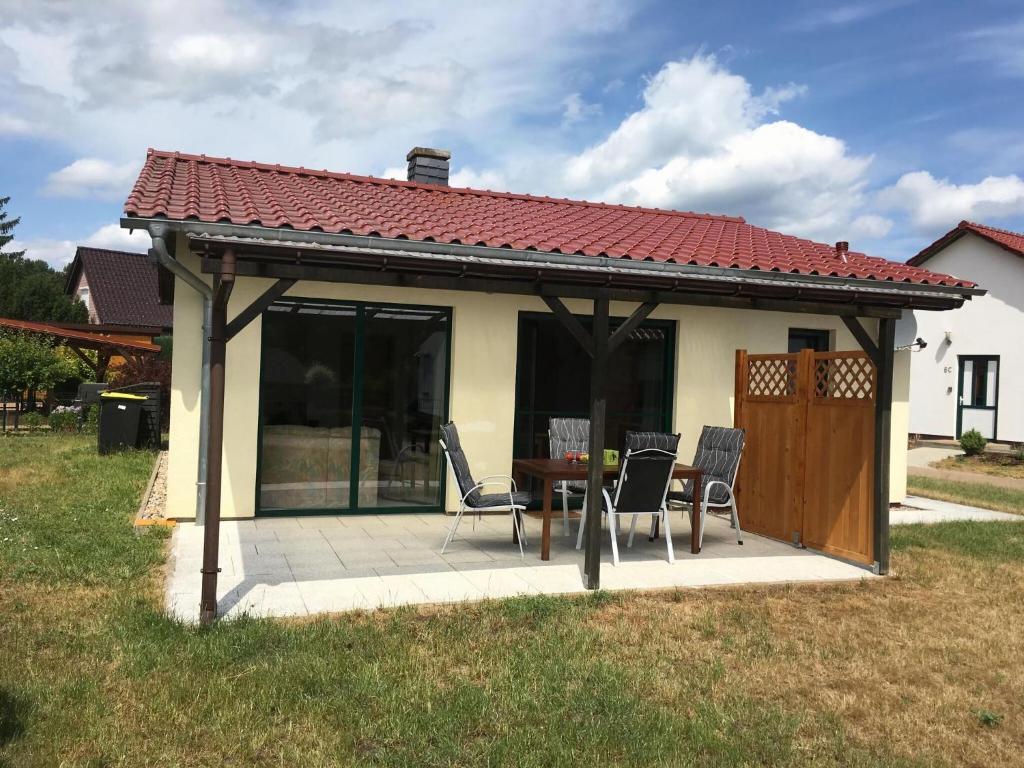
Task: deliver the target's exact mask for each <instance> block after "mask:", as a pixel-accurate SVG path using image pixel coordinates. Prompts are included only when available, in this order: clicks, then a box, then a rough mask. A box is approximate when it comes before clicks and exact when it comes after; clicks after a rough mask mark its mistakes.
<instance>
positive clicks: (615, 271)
mask: <svg viewBox="0 0 1024 768" xmlns="http://www.w3.org/2000/svg"><path fill="white" fill-rule="evenodd" d="M123 224H124V225H125V226H129V225H130V226H133V227H148V228H149V229H150V232H151V233H153V234H154V239H155V241H156V247H157V248H166V247H167V243H166V240H167V239H168V238H171V237H183V238H186V240H187V243H188V247H189V249H190V250H192V251H193V252H195V253H197V254H199V255H200V257H201V264H202V272H203V273H204V274H208V275H211V276H212V278H213V286H214V287H213V318H212V328H211V333H210V338H211V344H212V346H211V351H210V363H211V369H210V370H211V387H210V396H211V401H210V411H209V414H210V416H209V418H210V425H209V426H210V430H209V442H208V453H207V466H208V475H207V493H206V510H205V512H206V516H205V533H204V556H203V557H204V559H203V586H202V598H201V614H200V615H201V618H202V620H203V621H205V622H209V621H212V620H213V619H214V618H215V617H216V611H217V607H216V583H217V570H218V559H217V558H218V555H217V553H218V546H219V525H220V498H221V493H220V489H221V456H222V446H223V421H224V361H225V355H226V345H227V344H228V343H229V342H230V340H231V338H232V337H234V336H235V335H236V334H237V333H238V332H239V331H241V330H242V329H243V328H244V327H245V326H246V325H248V324H249V323H250V322H251V321H252V320H254V319H255V318H256V317H258V316H259V315H260V314H261V313H262V312H263V311H264V310H266V309H267V308H268V307H269V306H270V305H271V304H272V303H273V302H274V301H276V300H277V299H279V298H280V297H281V296H283V295H284V293H285V292H286V291H287V290H288V289H289V288H290V287H291V286H292V285H294V284H295V282H296V281H298V280H312V281H322V282H337V283H350V284H363V285H392V286H404V287H410V288H432V289H447V290H455V291H476V292H485V293H505V294H508V293H511V294H520V295H529V296H539V297H540V298H541V299H542V300H543V301H544V302H545V303H546V304H547V306H548V307H549V309H550V310H551V312H552V313H553V314H554V316H555V317H556V318H558V320H559V321H560V322H561V323H562V324H563V325H564V326H565V328H566V329H567V330H568V331H569V333H571V334H572V336H573V338H574V339H576V341H577V342H578V343H579V344H580V345H581V346H582V348H583V349H584V350H586V352H587V354H588V355H589V356H590V357H591V359H592V361H593V364H592V366H591V403H590V425H591V427H590V428H591V432H590V451H591V454H592V455H595V456H600V455H602V452H603V449H604V425H605V398H606V387H605V382H606V373H607V370H608V366H609V364H610V362H611V361H612V360H613V358H614V355H615V351H616V349H617V348H618V346H619V345H620V343H621V342H622V341H623V340H624V339H625V338H627V337H628V335H629V334H630V332H632V331H633V330H634V329H635V328H636V327H637V326H638V325H639V324H640V323H642V322H643V321H644V319H646V318H647V317H648V316H649V315H650V314H651V312H653V311H654V309H655V308H656V307H657V306H658V305H659V304H690V305H698V306H710V307H718V306H722V307H731V308H743V309H751V310H764V311H781V312H796V313H813V314H825V315H836V316H839V317H840V318H842V320H843V322H844V323H845V324H846V326H847V327H848V328H849V329H850V331H851V332H852V333H853V335H854V336H855V337H856V338H857V340H858V341H859V343H860V344H861V346H862V347H863V348H864V350H865V351H866V352H867V353H868V355H869V356H870V357H871V360H872V361H873V362H874V364H875V365H876V367H877V376H878V379H877V380H878V384H879V390H878V398H877V408H876V416H875V418H876V431H875V452H874V469H875V472H874V478H875V488H874V509H875V513H874V536H875V552H876V553H877V556H878V561H879V568H880V571H881V572H882V573H885V572H886V571H887V569H888V559H889V555H888V527H889V526H888V513H889V443H890V414H891V408H892V372H893V345H894V335H895V321H896V319H897V318H899V317H900V315H901V313H902V311H903V310H904V309H936V310H938V309H952V308H955V307H958V306H960V305H961V304H962V303H963V302H964V300H965V299H967V298H969V297H970V296H972V295H976V294H978V293H981V292H982V291H981V290H980V289H977V288H974V287H951V286H945V285H943V286H932V285H920V284H915V283H900V282H891V283H888V282H886V283H881V282H879V281H875V280H857V279H836V278H833V277H813V276H812V277H808V276H804V275H793V274H785V273H783V274H779V273H764V272H758V271H740V270H736V269H721V268H704V267H693V266H680V265H671V266H672V267H674V268H671V269H668V268H664V266H663V265H658V267H659V268H651V265H649V264H647V263H645V262H641V263H639V264H635V263H629V262H624V261H622V260H619V259H610V258H602V259H595V258H593V257H585V263H579V261H578V259H577V260H574V259H573V258H572V257H566V256H564V255H558V254H541V253H536V252H532V251H527V252H515V251H510V250H507V249H492V248H485V247H480V246H441V245H440V244H437V243H419V242H409V241H395V240H386V239H383V238H368V237H353V236H345V235H326V234H319V233H300V232H294V231H280V230H272V229H267V228H263V227H258V226H251V225H250V226H236V225H228V224H215V223H198V222H179V223H174V224H172V223H170V222H167V221H164V220H152V221H148V222H145V221H140V220H139V219H135V218H132V219H125V220H124V221H123ZM238 277H261V278H270V279H273V280H275V282H274V283H273V284H272V285H271V286H270V287H269V288H268V289H267V290H266V291H265V292H264V293H263V294H262V295H260V296H259V297H258V298H256V299H255V300H254V301H253V302H252V303H251V304H250V305H249V306H248V307H246V308H244V309H242V310H241V311H240V312H238V313H237V315H236V316H235V317H234V318H233V319H232V320H231V321H230V322H229V321H228V318H227V306H228V298H229V297H230V295H231V290H232V287H233V286H234V282H235V280H236V278H238ZM568 298H573V299H589V300H590V301H591V302H592V306H593V326H592V328H593V330H592V332H590V331H587V330H586V329H585V328H584V326H583V324H582V323H581V322H580V321H579V319H578V318H577V317H576V316H574V315H573V314H572V313H571V312H570V311H569V310H568V308H567V307H566V306H565V304H564V303H563V299H568ZM612 300H616V301H629V302H634V303H635V304H636V305H637V306H636V309H635V310H634V311H633V313H632V314H631V316H630V317H629V318H628V319H627V320H626V321H625V322H624V323H623V324H622V325H620V326H619V327H618V328H617V329H616V330H615V332H614V333H610V332H609V302H610V301H612ZM860 318H869V319H872V320H877V322H878V335H877V337H875V338H873V337H872V335H871V334H870V333H869V332H868V330H867V329H866V328H865V326H864V325H863V324H862V323H861V321H860ZM600 487H601V473H600V469H599V467H598V465H597V464H596V463H593V464H592V465H591V467H590V472H589V477H588V488H589V491H590V492H589V494H588V504H589V505H590V507H589V508H588V514H587V520H588V521H589V522H588V524H587V529H586V532H585V541H586V545H585V546H586V552H585V577H586V584H587V587H589V588H591V589H597V588H598V587H599V586H600V568H601V564H600V551H601V539H600V520H601V514H600V512H601V510H600V505H601V493H600ZM594 521H596V522H594Z"/></svg>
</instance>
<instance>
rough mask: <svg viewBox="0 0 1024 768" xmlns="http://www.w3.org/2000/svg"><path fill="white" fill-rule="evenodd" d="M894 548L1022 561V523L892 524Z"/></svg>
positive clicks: (990, 560) (1023, 542)
mask: <svg viewBox="0 0 1024 768" xmlns="http://www.w3.org/2000/svg"><path fill="white" fill-rule="evenodd" d="M891 546H892V549H893V551H894V552H902V551H909V550H911V549H912V548H915V547H916V548H918V549H932V550H937V549H942V550H946V551H947V552H955V553H957V554H960V555H967V556H969V557H971V558H972V559H975V560H980V561H987V562H997V563H1024V524H1022V523H1017V522H998V523H997V522H993V523H985V524H984V525H979V524H978V523H974V522H969V521H961V522H954V523H936V524H934V525H898V526H893V529H892V534H891Z"/></svg>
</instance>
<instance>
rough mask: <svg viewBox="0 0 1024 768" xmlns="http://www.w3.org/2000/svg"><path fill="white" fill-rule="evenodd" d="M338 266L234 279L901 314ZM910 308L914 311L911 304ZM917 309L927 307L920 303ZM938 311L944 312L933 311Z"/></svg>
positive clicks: (213, 262)
mask: <svg viewBox="0 0 1024 768" xmlns="http://www.w3.org/2000/svg"><path fill="white" fill-rule="evenodd" d="M220 261H221V260H220V259H214V258H209V257H204V258H203V259H202V262H201V263H202V271H203V272H204V273H205V274H217V273H219V272H220ZM341 267H344V265H338V266H322V265H321V266H316V265H312V264H294V263H289V262H281V261H276V262H271V261H240V262H238V267H237V272H236V274H238V276H239V277H268V278H282V277H286V278H294V279H296V280H314V281H319V282H325V283H350V284H352V285H385V286H393V287H399V288H414V289H420V290H423V289H430V290H447V291H474V292H477V293H497V294H514V295H520V296H541V297H543V296H559V297H561V298H563V299H587V300H592V299H593V298H594V295H595V293H597V292H598V291H603V292H605V293H606V295H607V296H608V298H609V299H610V300H611V301H631V302H636V301H639V302H651V303H655V304H683V305H692V306H699V307H722V308H726V309H759V310H765V311H768V312H795V313H801V314H815V315H838V316H855V317H892V318H898V317H900V315H901V314H902V310H900V309H898V308H895V307H884V306H877V305H867V304H860V303H831V302H826V301H818V300H811V299H786V298H767V297H752V296H738V295H736V294H735V292H724V291H723V292H721V293H714V292H711V293H696V292H694V291H692V290H686V289H684V288H682V287H680V290H678V291H675V290H657V289H647V288H612V289H605V288H602V286H600V285H580V284H573V283H558V282H540V283H538V282H537V281H535V280H530V281H528V280H520V279H513V278H478V277H455V276H451V275H443V274H412V273H408V272H382V271H380V270H369V269H366V268H365V267H364V268H358V267H356V268H352V267H348V268H341ZM915 306H917V305H916V304H915ZM920 306H921V308H928V307H929V306H931V305H929V304H927V303H926V302H922V303H921V305H920ZM934 308H938V309H942V308H948V307H945V306H940V307H934Z"/></svg>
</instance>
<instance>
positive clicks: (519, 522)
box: [439, 440, 526, 557]
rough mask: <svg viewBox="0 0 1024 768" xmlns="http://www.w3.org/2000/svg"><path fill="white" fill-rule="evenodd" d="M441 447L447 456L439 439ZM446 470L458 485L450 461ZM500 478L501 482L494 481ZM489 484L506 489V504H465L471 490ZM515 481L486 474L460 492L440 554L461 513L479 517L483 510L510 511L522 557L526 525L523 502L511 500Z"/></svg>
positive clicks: (477, 489) (474, 522)
mask: <svg viewBox="0 0 1024 768" xmlns="http://www.w3.org/2000/svg"><path fill="white" fill-rule="evenodd" d="M439 442H440V443H441V448H442V449H443V450H444V453H445V458H446V459H447V458H448V446H447V445H445V444H444V440H440V441H439ZM447 464H448V470H449V471H450V472H451V476H452V480H454V481H455V487H456V488H458V487H459V478H458V477H456V475H455V469H454V468H453V467H452V462H451V461H450V460H448V461H447ZM498 480H501V481H502V482H496V481H498ZM489 486H501V487H504V488H505V489H506V490H507V491H508V504H495V505H492V506H488V507H472V506H469V507H467V506H466V499H467V498H468V497H469V495H470V494H471V493H473V491H479V490H481V489H483V488H486V487H489ZM516 490H517V489H516V481H515V480H514V479H513V478H512V477H511V476H510V475H488V476H487V477H484V478H482V479H481V480H479V481H478V482H477V484H476V485H474V486H473V487H472V488H470V489H469V490H468V491H466V492H465V493H464V494H462V498H460V499H459V511H458V512H457V513H456V515H455V520H453V521H452V525H451V527H450V528H449V529H448V535H447V536H446V537H445V540H444V544H442V545H441V554H442V555H443V554H444V551H445V549H447V548H448V545H449V544H451V542H452V539H453V538H455V530H456V529H457V528H458V527H459V523H460V522H461V521H462V515H463V514H464V513H465V512H466V511H467V510H468V511H469V512H470V514H472V513H473V512H476V513H477V516H478V517H479V516H480V515H481V514H483V513H484V512H511V513H512V521H513V525H515V527H516V532H517V533H518V536H516V538H517V539H518V541H519V556H520V557H524V556H525V555H524V553H523V545H524V544H526V526H525V525H524V523H523V513H524V512H525V511H526V506H525V505H523V504H516V503H515V502H514V501H513V500H512V494H513V493H515V492H516ZM473 530H476V519H474V520H473Z"/></svg>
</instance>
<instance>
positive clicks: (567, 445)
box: [548, 418, 590, 536]
mask: <svg viewBox="0 0 1024 768" xmlns="http://www.w3.org/2000/svg"><path fill="white" fill-rule="evenodd" d="M589 445H590V419H561V418H554V419H549V420H548V455H549V456H550V457H551V458H552V459H561V458H564V457H565V453H566V451H583V452H586V451H587V448H588V446H589ZM555 490H556V491H558V492H559V493H560V494H561V496H562V534H563V535H565V536H568V535H569V497H570V496H580V495H582V496H583V503H584V504H586V498H587V495H586V494H587V484H586V483H574V482H572V481H569V480H563V481H561V482H559V483H556V484H555Z"/></svg>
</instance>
